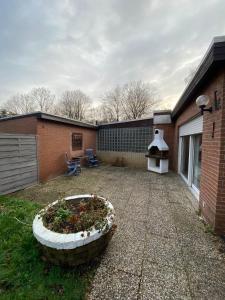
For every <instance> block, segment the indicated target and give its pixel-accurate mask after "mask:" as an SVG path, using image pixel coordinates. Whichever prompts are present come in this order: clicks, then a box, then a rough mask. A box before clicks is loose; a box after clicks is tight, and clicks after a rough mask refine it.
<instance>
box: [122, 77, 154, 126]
mask: <svg viewBox="0 0 225 300" xmlns="http://www.w3.org/2000/svg"><path fill="white" fill-rule="evenodd" d="M121 103H122V107H123V113H124V117H125V119H127V120H128V119H139V118H141V117H143V116H144V115H145V114H147V113H149V112H150V110H151V109H152V108H153V106H154V105H155V103H156V89H155V88H154V87H153V86H152V85H150V84H149V83H144V82H142V81H131V82H130V83H128V84H125V85H124V86H123V90H122V100H121Z"/></svg>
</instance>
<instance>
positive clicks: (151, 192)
mask: <svg viewBox="0 0 225 300" xmlns="http://www.w3.org/2000/svg"><path fill="white" fill-rule="evenodd" d="M83 193H97V194H99V195H102V196H104V197H107V198H108V199H109V200H110V201H111V202H112V204H113V205H114V207H115V210H116V215H117V221H116V222H117V225H118V229H117V232H116V234H115V235H114V237H113V239H112V240H111V242H110V244H109V246H108V248H107V250H106V252H105V253H104V255H103V258H102V260H101V263H100V266H99V268H98V269H97V272H96V275H95V278H94V281H93V284H92V286H91V289H90V294H89V296H88V297H89V300H95V299H96V300H101V299H102V300H108V299H110V300H114V299H120V300H133V299H134V300H144V299H146V300H151V299H153V300H157V299H172V300H174V299H197V300H199V299H200V300H201V299H207V300H224V299H225V262H224V254H223V253H221V252H220V251H219V249H222V248H223V252H224V251H225V246H224V243H220V241H219V239H218V238H216V237H213V236H212V235H211V234H210V233H207V232H205V227H204V226H203V224H202V223H201V222H200V220H199V218H198V216H197V214H196V212H195V210H194V208H193V205H192V204H191V203H192V202H193V203H194V201H195V203H196V200H194V198H193V196H192V194H191V193H190V192H189V190H188V188H187V187H186V186H185V184H184V183H183V181H182V180H181V179H180V177H179V176H177V175H176V174H174V173H169V174H166V175H157V174H154V173H149V172H147V171H145V170H134V169H133V170H132V169H128V168H117V167H108V166H102V167H100V168H96V169H83V170H82V174H81V176H78V177H71V178H68V177H63V176H62V177H59V178H56V179H55V180H52V181H49V182H48V183H46V184H43V185H37V186H35V187H32V188H30V189H25V190H24V191H21V192H18V193H17V194H16V195H17V196H18V197H22V198H23V199H29V200H33V201H38V202H41V203H43V204H45V203H48V202H52V201H54V200H55V199H58V198H60V197H65V196H70V195H73V194H83Z"/></svg>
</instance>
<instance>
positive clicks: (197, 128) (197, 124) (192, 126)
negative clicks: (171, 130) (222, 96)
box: [178, 116, 203, 200]
mask: <svg viewBox="0 0 225 300" xmlns="http://www.w3.org/2000/svg"><path fill="white" fill-rule="evenodd" d="M202 132H203V116H200V117H198V118H195V119H194V120H191V121H190V122H188V123H186V124H185V125H183V126H181V127H180V128H179V145H178V147H179V149H178V173H179V174H180V176H181V178H182V179H183V180H184V181H185V183H186V184H187V186H188V187H189V188H190V190H191V192H192V193H193V195H194V196H195V197H196V199H197V200H199V194H200V191H199V189H198V188H197V187H196V186H195V185H194V184H193V183H192V182H193V175H194V174H193V163H194V135H195V134H202ZM184 136H189V139H190V140H189V160H188V178H186V177H185V176H184V175H183V174H182V173H181V160H182V152H183V143H182V140H183V137H184Z"/></svg>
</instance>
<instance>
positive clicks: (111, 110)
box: [102, 86, 122, 121]
mask: <svg viewBox="0 0 225 300" xmlns="http://www.w3.org/2000/svg"><path fill="white" fill-rule="evenodd" d="M121 94H122V90H121V87H119V86H117V87H116V88H114V89H112V90H110V91H108V92H106V93H105V95H104V96H103V97H102V101H103V103H102V111H103V114H104V116H105V119H107V120H108V121H119V120H120V119H121V117H122V104H121Z"/></svg>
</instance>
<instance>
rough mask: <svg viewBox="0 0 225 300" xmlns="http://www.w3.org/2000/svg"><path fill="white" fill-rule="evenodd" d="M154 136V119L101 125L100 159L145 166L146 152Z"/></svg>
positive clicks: (98, 137) (98, 145) (99, 131)
mask: <svg viewBox="0 0 225 300" xmlns="http://www.w3.org/2000/svg"><path fill="white" fill-rule="evenodd" d="M152 136H153V124H152V119H145V120H135V121H129V122H119V123H111V124H105V125H100V126H99V129H98V132H97V155H98V157H99V159H100V160H102V161H104V162H106V163H110V164H113V165H118V166H120V165H121V166H130V167H138V168H139V167H140V168H145V167H146V165H147V159H146V157H145V154H146V153H147V149H148V145H149V144H150V142H151V141H152Z"/></svg>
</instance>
